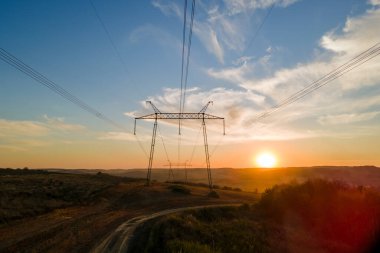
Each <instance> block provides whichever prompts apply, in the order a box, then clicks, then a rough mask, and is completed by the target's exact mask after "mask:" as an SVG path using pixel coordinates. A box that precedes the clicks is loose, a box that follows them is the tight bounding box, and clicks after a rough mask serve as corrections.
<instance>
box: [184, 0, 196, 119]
mask: <svg viewBox="0 0 380 253" xmlns="http://www.w3.org/2000/svg"><path fill="white" fill-rule="evenodd" d="M194 14H195V0H193V2H192V5H191V19H190V20H191V21H190V31H189V41H188V44H187V59H186V69H185V70H186V72H185V84H184V91H183V97H182V112H183V111H184V110H185V101H186V89H187V78H188V74H189V61H190V49H191V38H192V36H193V24H194Z"/></svg>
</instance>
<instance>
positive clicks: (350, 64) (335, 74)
mask: <svg viewBox="0 0 380 253" xmlns="http://www.w3.org/2000/svg"><path fill="white" fill-rule="evenodd" d="M379 54H380V43H376V44H375V45H374V46H372V47H370V48H368V49H367V50H365V51H363V52H362V53H360V54H359V55H357V56H355V57H354V58H352V59H350V60H349V61H347V62H346V63H344V64H342V65H340V66H339V67H338V68H336V69H334V70H333V71H331V72H329V73H328V74H326V75H324V76H323V77H321V78H319V79H318V80H316V81H314V82H312V83H311V84H310V85H308V86H307V87H305V88H303V89H301V90H299V91H298V92H296V93H294V94H293V95H291V96H290V97H288V98H286V99H284V100H281V101H280V102H279V103H278V104H277V105H276V106H274V107H273V108H271V109H269V110H267V111H266V112H264V113H262V114H260V115H259V116H257V117H256V118H254V119H253V120H251V121H250V122H251V123H256V122H259V121H261V120H262V119H264V118H267V117H269V116H270V115H271V114H273V113H275V112H276V111H278V110H280V109H282V108H283V107H285V106H287V105H290V104H292V103H294V102H296V101H298V100H300V99H302V98H303V97H305V96H307V95H308V94H310V93H312V92H314V91H315V90H317V89H319V88H321V87H323V86H325V85H326V84H328V83H329V82H331V81H333V80H335V79H337V78H339V77H340V76H342V75H344V74H346V73H347V72H349V71H351V70H353V69H355V68H357V67H359V66H360V65H362V64H364V63H365V62H367V61H369V60H371V59H372V58H374V57H376V56H378V55H379Z"/></svg>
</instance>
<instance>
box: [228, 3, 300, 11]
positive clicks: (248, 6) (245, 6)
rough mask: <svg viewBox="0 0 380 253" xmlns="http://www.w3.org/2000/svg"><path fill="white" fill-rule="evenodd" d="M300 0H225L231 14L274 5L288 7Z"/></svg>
mask: <svg viewBox="0 0 380 253" xmlns="http://www.w3.org/2000/svg"><path fill="white" fill-rule="evenodd" d="M297 1H299V0H224V3H225V4H226V7H227V9H228V10H229V13H230V14H238V13H241V12H247V11H254V10H256V9H266V8H269V7H271V6H272V5H275V6H279V7H287V6H289V5H291V4H294V3H295V2H297Z"/></svg>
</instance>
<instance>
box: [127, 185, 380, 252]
mask: <svg viewBox="0 0 380 253" xmlns="http://www.w3.org/2000/svg"><path fill="white" fill-rule="evenodd" d="M379 228H380V194H379V193H378V192H376V191H374V190H373V189H369V188H365V187H363V186H358V187H354V186H349V185H347V184H344V183H342V182H337V181H326V180H321V179H316V180H309V181H306V182H304V183H291V184H286V185H276V186H275V187H273V188H271V189H268V190H267V191H265V193H264V194H263V195H262V198H261V199H260V201H259V202H257V203H255V204H252V205H248V204H245V205H242V206H240V207H219V208H207V209H201V210H194V211H188V212H184V213H181V214H175V215H169V216H166V217H162V218H157V219H155V220H152V221H150V222H147V223H146V224H143V225H142V226H141V227H139V228H138V229H137V231H136V234H135V238H134V239H133V240H132V243H131V247H130V251H129V253H135V252H152V253H177V252H186V253H193V252H194V253H195V252H214V253H216V252H218V253H234V252H238V253H242V252H244V253H249V252H311V251H313V252H317V251H318V252H319V251H323V252H368V251H369V252H371V247H372V243H373V242H374V241H376V238H377V236H378V235H379ZM158 245H159V246H158Z"/></svg>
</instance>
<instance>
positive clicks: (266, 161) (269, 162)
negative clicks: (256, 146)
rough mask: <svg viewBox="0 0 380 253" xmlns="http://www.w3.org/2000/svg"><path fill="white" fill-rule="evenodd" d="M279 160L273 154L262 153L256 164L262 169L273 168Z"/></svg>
mask: <svg viewBox="0 0 380 253" xmlns="http://www.w3.org/2000/svg"><path fill="white" fill-rule="evenodd" d="M276 162H277V159H276V157H275V156H274V155H273V154H272V153H262V154H259V155H258V156H257V157H256V164H257V165H258V166H259V167H261V168H273V167H274V166H275V165H276Z"/></svg>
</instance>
